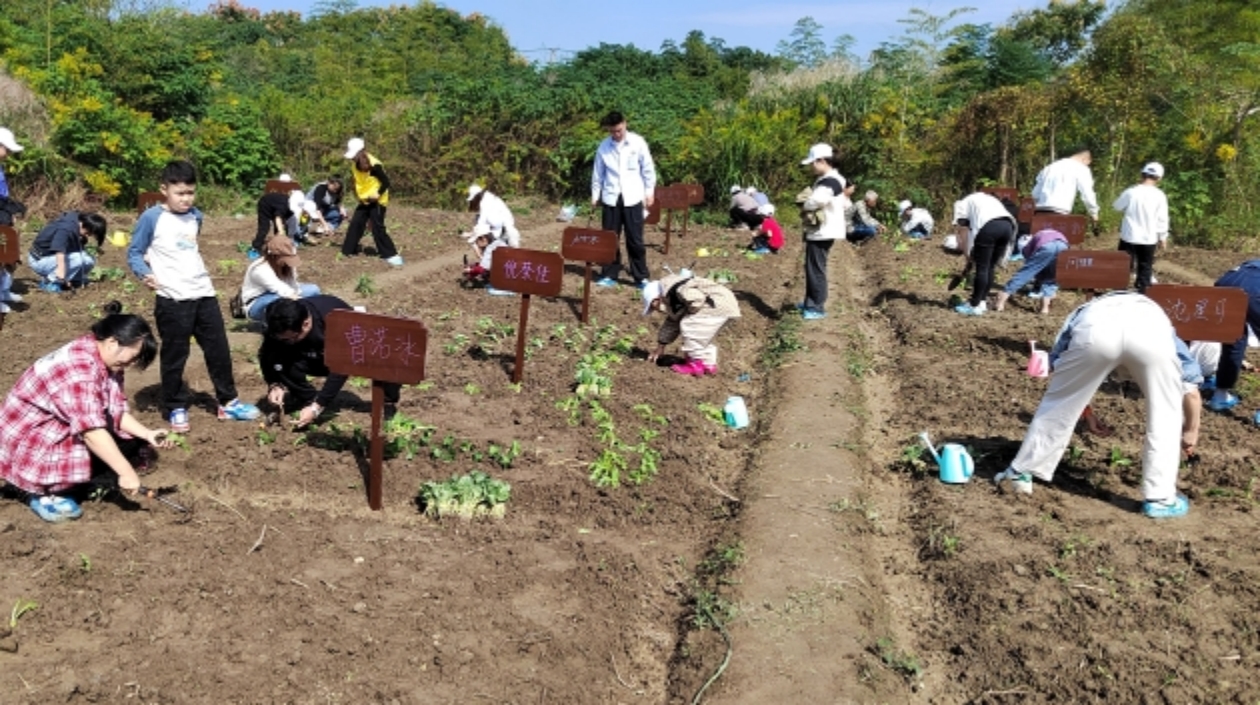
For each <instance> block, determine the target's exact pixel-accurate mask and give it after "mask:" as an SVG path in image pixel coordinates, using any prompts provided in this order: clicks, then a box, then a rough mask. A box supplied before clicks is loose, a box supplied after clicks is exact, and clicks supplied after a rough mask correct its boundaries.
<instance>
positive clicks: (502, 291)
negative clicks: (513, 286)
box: [486, 284, 516, 296]
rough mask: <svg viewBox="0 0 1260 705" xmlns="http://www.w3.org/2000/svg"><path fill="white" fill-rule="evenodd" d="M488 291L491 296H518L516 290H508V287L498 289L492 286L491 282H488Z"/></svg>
mask: <svg viewBox="0 0 1260 705" xmlns="http://www.w3.org/2000/svg"><path fill="white" fill-rule="evenodd" d="M486 293H487V294H489V295H491V296H516V292H514V291H508V290H507V289H496V288H494V287H492V286H490V285H489V284H486Z"/></svg>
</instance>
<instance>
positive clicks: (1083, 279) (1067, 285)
mask: <svg viewBox="0 0 1260 705" xmlns="http://www.w3.org/2000/svg"><path fill="white" fill-rule="evenodd" d="M1055 270H1056V275H1055V281H1056V283H1057V284H1058V285H1059V286H1060V287H1062V288H1064V289H1127V288H1128V287H1129V255H1128V253H1126V252H1116V251H1112V250H1101V251H1093V250H1064V251H1063V252H1060V253H1059V257H1058V259H1057V260H1056V262H1055Z"/></svg>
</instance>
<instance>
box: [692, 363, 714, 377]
mask: <svg viewBox="0 0 1260 705" xmlns="http://www.w3.org/2000/svg"><path fill="white" fill-rule="evenodd" d="M696 364H697V365H698V366H699V367H700V374H702V375H716V374H717V365H706V364H704V363H703V362H697V363H696Z"/></svg>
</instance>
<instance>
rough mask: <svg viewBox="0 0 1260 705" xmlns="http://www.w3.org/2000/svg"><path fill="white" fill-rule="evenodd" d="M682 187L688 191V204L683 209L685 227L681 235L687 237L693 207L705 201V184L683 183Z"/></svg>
mask: <svg viewBox="0 0 1260 705" xmlns="http://www.w3.org/2000/svg"><path fill="white" fill-rule="evenodd" d="M679 188H682V189H683V190H684V191H686V192H687V206H686V208H685V209H684V210H683V227H682V234H680V235H679V237H684V238H685V237H687V223H688V222H690V220H691V207H692V206H698V205H700V204H702V203H704V185H703V184H681V185H680V186H679Z"/></svg>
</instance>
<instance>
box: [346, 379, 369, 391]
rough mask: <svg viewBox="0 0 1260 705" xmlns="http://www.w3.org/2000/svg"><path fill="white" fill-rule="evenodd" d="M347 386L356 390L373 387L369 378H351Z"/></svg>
mask: <svg viewBox="0 0 1260 705" xmlns="http://www.w3.org/2000/svg"><path fill="white" fill-rule="evenodd" d="M347 384H349V385H350V386H351V387H354V388H355V389H367V388H368V387H370V386H372V380H370V379H368V378H367V377H351V378H350V379H349V380H347Z"/></svg>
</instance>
